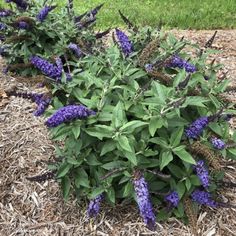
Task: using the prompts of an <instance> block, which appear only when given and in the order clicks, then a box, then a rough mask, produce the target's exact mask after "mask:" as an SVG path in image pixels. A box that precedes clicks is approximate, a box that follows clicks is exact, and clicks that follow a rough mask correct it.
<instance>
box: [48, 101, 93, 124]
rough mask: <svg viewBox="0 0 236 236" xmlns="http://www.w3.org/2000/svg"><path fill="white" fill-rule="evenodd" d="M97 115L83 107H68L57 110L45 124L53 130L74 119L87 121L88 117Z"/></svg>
mask: <svg viewBox="0 0 236 236" xmlns="http://www.w3.org/2000/svg"><path fill="white" fill-rule="evenodd" d="M95 114H96V112H94V111H92V110H90V109H88V108H87V107H85V106H83V105H68V106H66V107H62V108H60V109H59V110H57V111H56V113H54V114H53V115H52V116H51V117H49V118H48V120H47V121H46V123H45V124H46V125H47V127H50V128H52V127H56V126H58V125H60V124H62V123H65V122H70V121H72V120H74V119H85V118H87V117H88V116H91V115H95Z"/></svg>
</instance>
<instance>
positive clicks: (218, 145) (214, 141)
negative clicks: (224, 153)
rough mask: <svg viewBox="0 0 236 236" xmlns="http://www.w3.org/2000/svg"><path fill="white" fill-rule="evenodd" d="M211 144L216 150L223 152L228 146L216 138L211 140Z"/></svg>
mask: <svg viewBox="0 0 236 236" xmlns="http://www.w3.org/2000/svg"><path fill="white" fill-rule="evenodd" d="M211 144H212V146H213V147H214V148H215V149H218V150H222V149H224V148H225V146H226V145H225V142H224V141H223V140H221V139H219V138H216V137H214V138H212V139H211Z"/></svg>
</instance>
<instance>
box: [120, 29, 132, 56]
mask: <svg viewBox="0 0 236 236" xmlns="http://www.w3.org/2000/svg"><path fill="white" fill-rule="evenodd" d="M116 36H117V39H118V43H119V45H120V47H121V49H122V52H123V53H124V55H125V56H126V57H127V56H129V55H130V54H131V53H132V52H133V45H132V43H131V41H130V40H129V38H128V36H127V35H126V34H125V33H124V32H122V31H121V30H119V29H116Z"/></svg>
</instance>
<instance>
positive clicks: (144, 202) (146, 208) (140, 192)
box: [133, 177, 156, 230]
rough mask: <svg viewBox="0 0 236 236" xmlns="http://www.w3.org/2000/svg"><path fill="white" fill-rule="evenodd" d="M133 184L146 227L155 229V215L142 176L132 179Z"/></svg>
mask: <svg viewBox="0 0 236 236" xmlns="http://www.w3.org/2000/svg"><path fill="white" fill-rule="evenodd" d="M133 184H134V190H135V193H136V197H137V203H138V206H139V210H140V214H141V216H142V217H143V221H144V223H145V224H146V225H147V227H148V228H150V229H152V230H153V229H155V221H156V217H155V215H154V212H153V208H152V203H151V200H150V196H149V190H148V186H147V182H146V181H145V179H144V177H140V178H139V179H134V180H133Z"/></svg>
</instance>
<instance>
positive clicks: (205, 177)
mask: <svg viewBox="0 0 236 236" xmlns="http://www.w3.org/2000/svg"><path fill="white" fill-rule="evenodd" d="M194 170H195V171H196V173H197V176H198V178H199V179H200V181H201V183H202V186H203V187H204V188H207V187H209V185H210V183H209V173H208V170H207V169H206V166H205V163H204V161H203V160H200V161H198V162H197V164H196V165H195V166H194Z"/></svg>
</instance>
